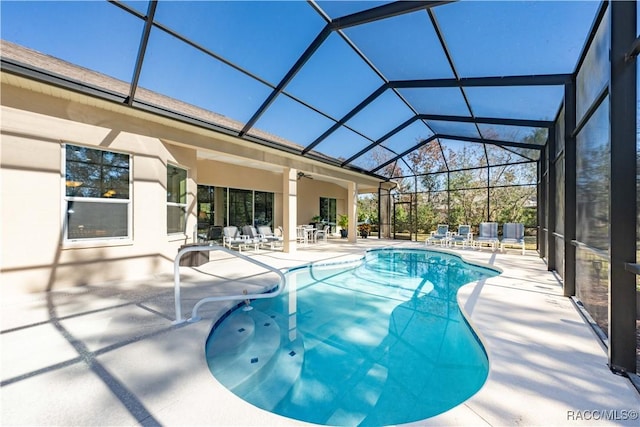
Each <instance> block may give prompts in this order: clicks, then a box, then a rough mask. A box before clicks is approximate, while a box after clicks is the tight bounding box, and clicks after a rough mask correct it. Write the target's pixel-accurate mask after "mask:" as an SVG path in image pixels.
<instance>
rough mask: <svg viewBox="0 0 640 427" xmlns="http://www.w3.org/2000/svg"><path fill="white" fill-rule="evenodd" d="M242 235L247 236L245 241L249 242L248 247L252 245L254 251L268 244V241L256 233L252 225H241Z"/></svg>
mask: <svg viewBox="0 0 640 427" xmlns="http://www.w3.org/2000/svg"><path fill="white" fill-rule="evenodd" d="M242 235H243V236H247V240H248V241H249V243H248V244H249V245H253V247H254V248H255V250H258V248H259V247H260V246H261V245H262V244H263V243H264V244H266V243H268V240H267V239H266V238H265V237H264V236H263V235H261V234H259V233H258V230H256V228H255V227H254V226H253V225H243V226H242Z"/></svg>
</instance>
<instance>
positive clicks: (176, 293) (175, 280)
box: [172, 245, 287, 325]
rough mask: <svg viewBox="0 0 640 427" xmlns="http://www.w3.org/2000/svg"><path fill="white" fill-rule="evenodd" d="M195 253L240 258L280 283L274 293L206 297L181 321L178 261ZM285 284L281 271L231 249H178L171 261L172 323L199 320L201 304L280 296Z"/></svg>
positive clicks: (212, 246)
mask: <svg viewBox="0 0 640 427" xmlns="http://www.w3.org/2000/svg"><path fill="white" fill-rule="evenodd" d="M196 251H221V252H226V253H228V254H231V255H233V256H235V257H237V258H241V259H243V260H245V261H248V262H250V263H252V264H255V265H257V266H259V267H262V268H264V269H266V270H269V271H271V272H273V273H276V274H277V275H278V276H279V277H280V283H278V286H277V290H276V291H275V292H268V293H260V294H247V293H243V294H241V295H224V296H217V297H207V298H202V299H201V300H200V301H198V302H197V303H196V304H195V305H194V306H193V309H192V311H191V317H190V318H189V319H183V318H182V306H181V301H180V259H181V258H182V256H183V255H184V254H186V253H188V252H196ZM286 283H287V279H286V277H285V275H284V273H282V271H280V270H278V269H277V268H275V267H272V266H270V265H267V264H265V263H263V262H260V261H257V260H255V259H253V258H249V257H248V256H246V255H243V254H241V253H239V252H235V251H232V250H231V249H227V248H225V247H223V246H219V245H192V246H185V247H183V248H182V249H180V250H179V251H178V254H177V255H176V258H175V260H174V261H173V286H174V299H175V307H176V320H174V321H173V322H172V323H173V324H174V325H177V324H180V323H184V322H197V321H198V320H200V318H199V317H198V309H199V308H200V306H202V305H203V304H205V303H207V302H214V301H234V300H253V299H263V298H274V297H276V296H278V295H280V293H281V292H282V290H283V289H284V287H285V286H286Z"/></svg>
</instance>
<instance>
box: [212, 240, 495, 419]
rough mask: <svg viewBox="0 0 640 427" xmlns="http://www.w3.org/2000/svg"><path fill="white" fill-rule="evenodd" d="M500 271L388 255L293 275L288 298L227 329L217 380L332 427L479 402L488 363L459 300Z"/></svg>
mask: <svg viewBox="0 0 640 427" xmlns="http://www.w3.org/2000/svg"><path fill="white" fill-rule="evenodd" d="M497 274H498V272H496V271H494V270H491V269H487V268H482V267H477V266H473V265H470V264H466V263H464V262H463V261H462V260H461V259H460V258H459V257H457V256H455V255H448V254H443V253H439V252H434V251H426V250H407V249H405V250H401V249H379V250H372V251H369V252H367V254H366V255H365V257H364V258H363V260H362V261H360V262H358V263H351V264H341V265H324V266H312V267H305V268H301V269H296V270H294V271H291V272H289V273H288V274H287V289H286V290H285V292H283V294H281V295H280V296H279V297H277V298H274V299H272V300H260V301H255V302H253V303H252V306H253V307H254V309H253V310H251V311H243V310H236V311H234V312H232V313H230V314H229V315H228V316H227V317H226V318H225V319H224V320H223V321H221V322H219V323H218V324H217V325H216V326H215V327H214V329H213V330H212V332H211V334H210V336H209V339H208V340H207V346H206V351H207V353H206V355H207V361H208V364H209V368H210V370H211V372H212V373H213V375H214V376H215V378H216V379H217V380H218V381H220V382H221V383H222V384H223V385H225V386H226V387H227V388H228V389H229V390H231V391H232V392H233V393H235V394H236V395H238V396H239V397H241V398H243V399H244V400H246V401H248V402H250V403H252V404H253V405H255V406H258V407H260V408H262V409H265V410H268V411H271V412H274V413H277V414H280V415H283V416H285V417H289V418H294V419H298V420H302V421H306V422H312V423H316V424H325V425H340V426H348V425H354V426H355V425H363V426H367V425H371V426H380V425H389V424H399V423H407V422H411V421H417V420H422V419H425V418H428V417H431V416H434V415H437V414H439V413H442V412H444V411H446V410H448V409H450V408H452V407H454V406H456V405H458V404H460V403H461V402H463V401H465V400H466V399H468V398H469V397H470V396H472V395H473V394H474V393H476V392H477V391H478V390H479V389H480V387H481V386H482V385H483V384H484V381H485V380H486V377H487V373H488V366H489V362H488V359H487V355H486V353H485V351H484V349H483V348H482V345H481V344H480V343H479V341H478V339H477V337H476V335H475V333H474V332H473V330H472V329H471V328H470V327H469V325H468V324H467V323H466V321H465V320H464V318H463V317H462V314H461V312H460V310H459V307H458V304H457V302H456V293H457V291H458V289H459V288H460V287H461V286H463V285H465V284H467V283H470V282H473V281H477V280H480V279H483V278H487V277H491V276H495V275H497Z"/></svg>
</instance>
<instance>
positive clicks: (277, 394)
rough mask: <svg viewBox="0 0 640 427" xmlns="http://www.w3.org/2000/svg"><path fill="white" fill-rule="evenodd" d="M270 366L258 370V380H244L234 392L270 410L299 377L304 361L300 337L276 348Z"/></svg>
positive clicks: (285, 394)
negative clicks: (255, 381) (276, 351)
mask: <svg viewBox="0 0 640 427" xmlns="http://www.w3.org/2000/svg"><path fill="white" fill-rule="evenodd" d="M272 360H273V362H272V363H271V367H269V368H267V367H265V368H263V369H262V370H261V372H260V377H261V378H260V382H259V383H258V384H256V383H254V382H253V381H250V382H245V383H244V384H242V385H241V386H240V387H238V389H237V390H233V391H234V393H236V394H238V395H239V396H243V399H245V400H246V401H247V402H250V403H251V404H253V405H255V406H257V407H259V408H262V409H265V410H267V411H272V410H273V409H274V408H275V407H276V406H277V405H278V404H279V403H280V401H281V400H282V399H283V398H285V396H287V394H289V391H290V390H291V388H292V387H293V385H294V384H295V382H296V381H297V380H298V378H299V377H300V372H301V371H302V363H303V361H304V345H303V342H302V339H300V338H297V339H295V340H294V341H290V342H288V343H287V345H285V346H282V348H281V349H279V350H278V354H277V357H274V358H273V359H272Z"/></svg>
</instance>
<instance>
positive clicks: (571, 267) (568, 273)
mask: <svg viewBox="0 0 640 427" xmlns="http://www.w3.org/2000/svg"><path fill="white" fill-rule="evenodd" d="M564 112H565V114H564V132H565V137H564V141H565V142H564V164H565V167H564V170H565V174H564V177H565V181H564V213H565V215H564V280H563V283H564V296H566V297H570V296H574V295H575V294H576V247H575V246H574V245H573V243H572V242H573V241H574V240H575V239H576V215H577V214H576V137H575V136H574V129H575V128H576V83H575V79H574V80H572V81H571V83H569V84H567V85H565V87H564ZM550 232H551V230H550ZM549 240H551V239H549Z"/></svg>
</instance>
